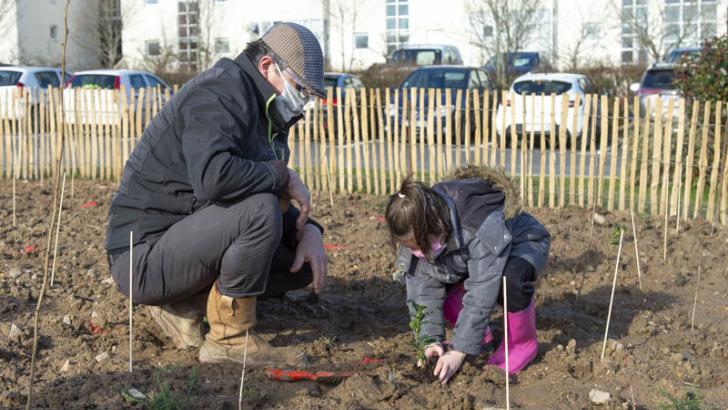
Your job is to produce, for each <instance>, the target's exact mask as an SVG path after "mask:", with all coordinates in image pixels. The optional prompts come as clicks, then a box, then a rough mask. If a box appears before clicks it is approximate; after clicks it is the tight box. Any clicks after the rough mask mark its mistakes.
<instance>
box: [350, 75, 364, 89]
mask: <svg viewBox="0 0 728 410" xmlns="http://www.w3.org/2000/svg"><path fill="white" fill-rule="evenodd" d="M351 85H352V87H355V88H364V83H362V82H361V80H360V79H358V78H356V77H351Z"/></svg>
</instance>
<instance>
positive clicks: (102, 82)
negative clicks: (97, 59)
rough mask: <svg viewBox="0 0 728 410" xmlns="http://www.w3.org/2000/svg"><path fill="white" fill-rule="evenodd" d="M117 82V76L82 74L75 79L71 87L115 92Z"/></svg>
mask: <svg viewBox="0 0 728 410" xmlns="http://www.w3.org/2000/svg"><path fill="white" fill-rule="evenodd" d="M115 82H116V76H115V75H105V74H81V75H77V76H75V77H73V81H72V82H71V87H73V88H77V87H83V88H91V89H93V88H101V89H105V90H113V89H114V83H115Z"/></svg>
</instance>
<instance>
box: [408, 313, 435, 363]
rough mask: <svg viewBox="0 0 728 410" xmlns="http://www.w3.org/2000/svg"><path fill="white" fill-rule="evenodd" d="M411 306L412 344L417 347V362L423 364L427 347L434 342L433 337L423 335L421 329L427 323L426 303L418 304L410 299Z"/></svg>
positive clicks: (410, 326)
mask: <svg viewBox="0 0 728 410" xmlns="http://www.w3.org/2000/svg"><path fill="white" fill-rule="evenodd" d="M408 302H409V304H410V307H411V316H410V321H409V328H410V330H411V331H412V337H413V340H412V346H413V347H414V348H415V354H416V356H417V364H418V365H419V366H422V364H424V363H425V359H426V357H425V347H427V345H429V344H430V343H432V342H433V340H432V338H430V337H427V336H421V335H420V331H421V330H422V325H423V324H425V323H427V322H426V321H425V315H426V312H425V309H427V307H426V306H424V305H418V304H417V303H415V302H414V301H411V300H410V301H408Z"/></svg>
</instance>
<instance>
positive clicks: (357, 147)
mask: <svg viewBox="0 0 728 410" xmlns="http://www.w3.org/2000/svg"><path fill="white" fill-rule="evenodd" d="M347 94H349V98H348V100H349V101H350V104H351V113H352V119H353V122H352V126H353V133H352V134H353V137H354V140H353V141H352V140H351V139H349V143H350V144H353V145H354V167H355V168H356V190H357V191H358V192H363V191H364V185H363V181H362V175H361V144H360V143H359V142H360V140H359V114H358V113H357V107H356V93H355V90H354V89H353V88H349V89H348V90H347Z"/></svg>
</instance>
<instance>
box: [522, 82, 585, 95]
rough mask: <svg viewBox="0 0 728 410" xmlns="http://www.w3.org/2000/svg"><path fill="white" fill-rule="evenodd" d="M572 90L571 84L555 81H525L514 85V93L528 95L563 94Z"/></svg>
mask: <svg viewBox="0 0 728 410" xmlns="http://www.w3.org/2000/svg"><path fill="white" fill-rule="evenodd" d="M570 89H571V83H567V82H565V81H553V80H525V81H519V82H517V83H515V84H513V91H515V92H516V93H517V94H520V95H526V94H546V95H549V94H556V95H559V94H563V93H565V92H567V91H569V90H570Z"/></svg>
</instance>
